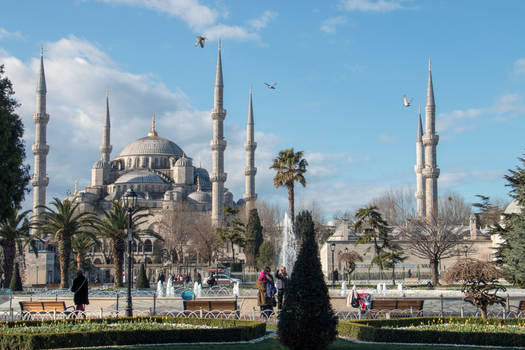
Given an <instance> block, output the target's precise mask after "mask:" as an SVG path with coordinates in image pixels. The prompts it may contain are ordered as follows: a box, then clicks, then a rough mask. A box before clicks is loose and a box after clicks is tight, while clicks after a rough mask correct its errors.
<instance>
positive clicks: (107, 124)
mask: <svg viewBox="0 0 525 350" xmlns="http://www.w3.org/2000/svg"><path fill="white" fill-rule="evenodd" d="M112 149H113V146H111V121H110V115H109V91H108V89H106V115H105V118H104V130H103V131H102V145H100V153H101V155H102V161H103V162H104V163H106V162H109V160H110V159H111V158H110V156H111V150H112Z"/></svg>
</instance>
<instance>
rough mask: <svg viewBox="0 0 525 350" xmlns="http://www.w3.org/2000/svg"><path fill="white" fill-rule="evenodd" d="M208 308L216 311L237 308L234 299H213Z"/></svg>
mask: <svg viewBox="0 0 525 350" xmlns="http://www.w3.org/2000/svg"><path fill="white" fill-rule="evenodd" d="M210 304H211V305H210V310H214V311H215V310H216V311H225V310H227V311H234V310H237V303H236V302H235V300H231V301H223V300H213V301H211V302H210Z"/></svg>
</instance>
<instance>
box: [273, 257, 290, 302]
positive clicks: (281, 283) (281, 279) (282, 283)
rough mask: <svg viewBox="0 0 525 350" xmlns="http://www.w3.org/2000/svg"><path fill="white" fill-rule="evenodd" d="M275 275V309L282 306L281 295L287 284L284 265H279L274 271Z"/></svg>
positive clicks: (282, 295)
mask: <svg viewBox="0 0 525 350" xmlns="http://www.w3.org/2000/svg"><path fill="white" fill-rule="evenodd" d="M275 277H276V278H277V310H281V309H282V308H283V297H284V291H285V289H286V285H287V284H288V274H287V273H286V267H284V266H279V267H278V268H277V271H275Z"/></svg>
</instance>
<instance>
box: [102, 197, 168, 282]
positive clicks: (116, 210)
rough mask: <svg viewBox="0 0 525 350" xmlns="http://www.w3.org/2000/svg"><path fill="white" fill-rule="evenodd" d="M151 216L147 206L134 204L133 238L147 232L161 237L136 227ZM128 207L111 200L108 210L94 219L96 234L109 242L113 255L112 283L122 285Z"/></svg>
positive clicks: (132, 219) (156, 236)
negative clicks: (100, 216) (102, 215)
mask: <svg viewBox="0 0 525 350" xmlns="http://www.w3.org/2000/svg"><path fill="white" fill-rule="evenodd" d="M149 216H151V214H150V213H149V212H148V209H147V208H144V207H139V206H136V207H134V208H132V209H131V224H132V228H133V229H132V234H133V239H137V240H140V235H141V234H145V233H147V234H148V235H150V236H153V237H155V238H159V239H161V237H160V236H159V235H157V234H156V233H154V232H151V231H148V230H139V229H138V227H140V225H142V224H143V223H144V222H146V218H147V217H149ZM128 221H129V217H128V207H126V205H125V204H124V202H123V201H122V200H121V199H119V200H118V201H113V204H112V206H111V208H110V209H109V210H106V211H104V217H103V218H102V219H97V221H96V230H97V232H96V234H97V235H98V236H99V237H100V238H102V239H108V240H109V241H110V242H111V253H112V255H113V268H114V284H115V287H122V286H124V284H123V283H122V271H123V267H124V252H125V251H126V242H127V239H128V233H127V228H128Z"/></svg>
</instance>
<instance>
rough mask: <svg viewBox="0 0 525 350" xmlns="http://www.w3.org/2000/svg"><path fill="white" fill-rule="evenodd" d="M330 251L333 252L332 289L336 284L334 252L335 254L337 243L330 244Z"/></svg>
mask: <svg viewBox="0 0 525 350" xmlns="http://www.w3.org/2000/svg"><path fill="white" fill-rule="evenodd" d="M330 250H331V251H332V288H334V284H335V273H334V271H335V268H334V252H335V243H332V244H330Z"/></svg>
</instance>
